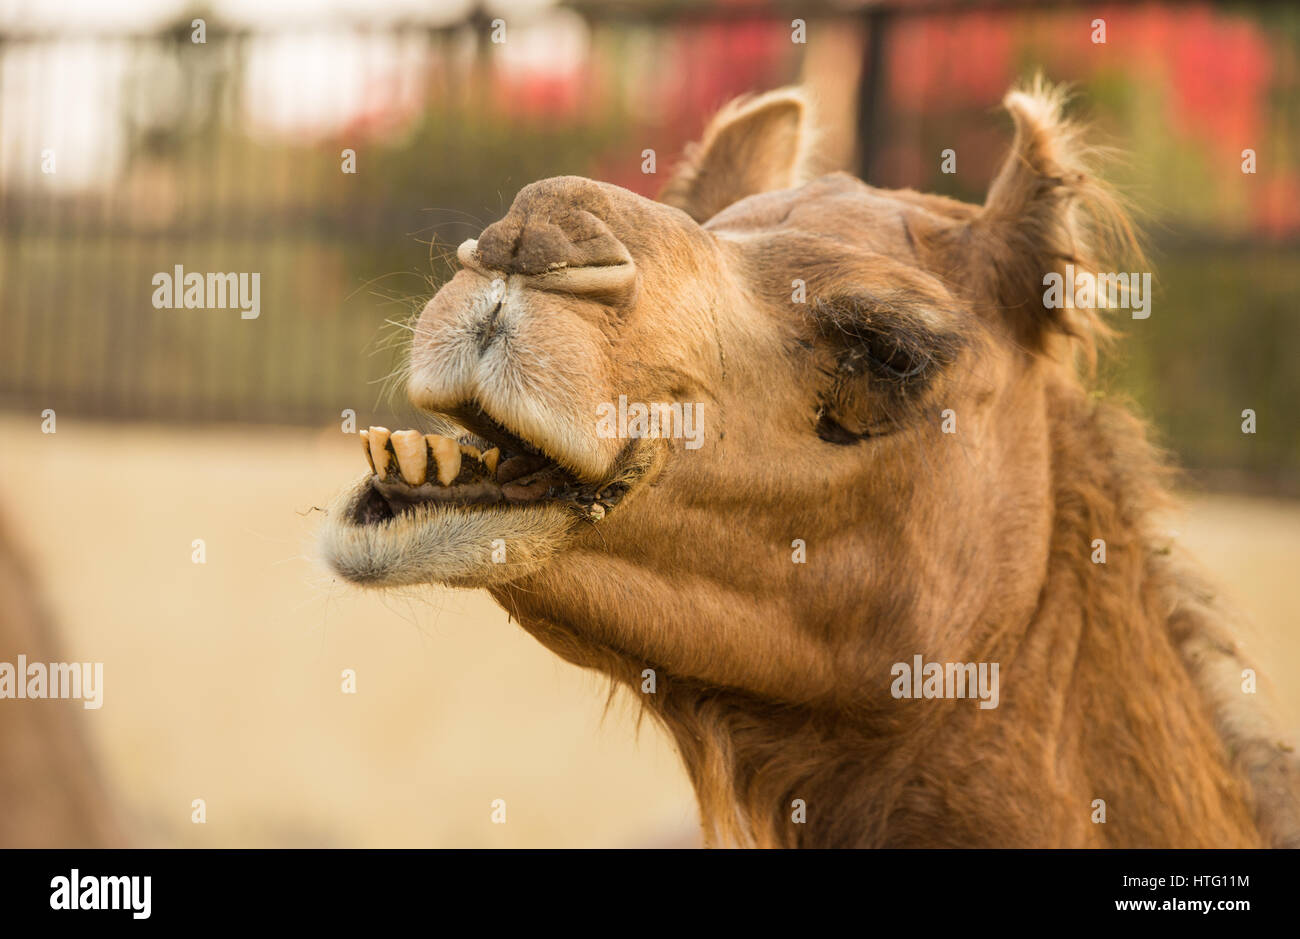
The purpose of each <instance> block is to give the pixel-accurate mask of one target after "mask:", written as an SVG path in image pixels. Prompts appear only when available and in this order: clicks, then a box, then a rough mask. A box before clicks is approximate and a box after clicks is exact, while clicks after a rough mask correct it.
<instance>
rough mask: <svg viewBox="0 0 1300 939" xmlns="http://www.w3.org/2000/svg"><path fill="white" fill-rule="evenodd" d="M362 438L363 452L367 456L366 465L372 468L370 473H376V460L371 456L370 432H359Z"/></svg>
mask: <svg viewBox="0 0 1300 939" xmlns="http://www.w3.org/2000/svg"><path fill="white" fill-rule="evenodd" d="M357 433H358V435H359V436H360V437H361V452H362V453H364V454H365V455H366V463H367V464H369V466H370V472H372V473H373V472H374V471H375V458H374V457H372V456H371V455H370V431H368V430H362V431H358V432H357Z"/></svg>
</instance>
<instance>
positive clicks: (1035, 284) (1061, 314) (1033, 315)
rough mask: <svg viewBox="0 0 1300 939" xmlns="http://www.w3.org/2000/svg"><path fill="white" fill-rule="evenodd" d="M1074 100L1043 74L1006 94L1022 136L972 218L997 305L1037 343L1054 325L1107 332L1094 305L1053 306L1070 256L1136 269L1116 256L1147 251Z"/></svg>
mask: <svg viewBox="0 0 1300 939" xmlns="http://www.w3.org/2000/svg"><path fill="white" fill-rule="evenodd" d="M1065 100H1066V96H1065V93H1064V90H1063V89H1062V88H1060V87H1052V86H1050V85H1047V84H1045V83H1044V82H1043V81H1042V79H1041V78H1036V79H1034V80H1033V81H1032V82H1031V83H1030V84H1028V85H1026V86H1024V87H1022V88H1018V89H1014V90H1012V91H1011V92H1009V93H1008V94H1007V96H1006V97H1005V98H1004V99H1003V102H1002V103H1003V106H1004V107H1006V109H1007V111H1008V112H1010V114H1011V118H1012V120H1013V121H1014V123H1015V140H1014V142H1013V143H1012V145H1011V152H1010V153H1009V154H1008V155H1007V158H1006V160H1005V161H1004V162H1003V164H1002V167H1001V169H999V171H998V174H997V176H996V177H995V178H994V180H993V184H992V185H991V186H990V187H989V194H988V198H987V199H986V200H985V203H984V208H983V211H982V212H980V214H979V215H978V216H977V217H976V218H975V220H974V221H973V222H972V223H971V228H972V231H973V233H974V234H975V235H976V236H977V237H976V244H978V245H979V246H980V248H981V250H982V251H983V252H984V253H985V257H986V258H987V261H988V263H987V264H986V265H985V269H986V270H987V271H988V272H989V275H990V276H991V277H993V278H994V279H995V283H993V284H991V285H990V286H991V288H992V290H993V293H994V295H995V296H996V297H997V298H998V305H999V306H1000V307H1001V308H1002V310H1003V311H1005V313H1006V315H1007V316H1008V317H1009V318H1010V320H1011V326H1012V327H1013V329H1014V331H1015V333H1016V334H1017V336H1018V338H1019V339H1020V340H1021V342H1023V343H1024V344H1025V345H1026V346H1028V347H1030V348H1037V347H1040V346H1041V344H1042V339H1043V336H1044V334H1045V333H1046V332H1048V331H1050V330H1055V331H1058V332H1063V333H1067V334H1070V335H1076V336H1081V337H1088V336H1091V335H1094V334H1104V333H1105V332H1107V330H1106V328H1105V326H1104V325H1103V324H1102V323H1101V321H1100V319H1099V318H1098V317H1097V316H1096V315H1095V311H1088V310H1082V311H1081V310H1075V309H1066V308H1059V307H1055V306H1052V307H1049V306H1048V305H1047V303H1046V300H1045V292H1044V277H1045V276H1046V275H1048V274H1050V273H1053V272H1056V273H1060V272H1062V271H1063V269H1064V267H1065V265H1066V264H1073V265H1075V267H1076V268H1079V269H1084V270H1091V271H1093V272H1095V271H1098V270H1127V269H1128V268H1126V267H1124V266H1108V265H1115V264H1121V263H1122V262H1124V261H1125V260H1127V259H1129V258H1140V255H1141V251H1140V249H1139V248H1138V245H1137V239H1136V236H1135V234H1134V232H1133V228H1132V225H1131V223H1130V221H1129V219H1128V217H1127V215H1126V213H1125V212H1124V210H1123V208H1122V206H1121V203H1120V201H1119V200H1118V199H1117V198H1116V196H1115V195H1114V193H1113V192H1111V190H1110V189H1109V188H1108V187H1107V186H1106V185H1105V184H1104V183H1103V182H1102V181H1101V180H1100V179H1098V178H1097V177H1096V176H1095V175H1094V173H1093V172H1092V169H1091V166H1090V164H1091V163H1092V162H1093V161H1094V157H1095V151H1094V150H1093V149H1092V148H1090V147H1088V146H1087V145H1086V144H1085V143H1084V142H1083V139H1082V138H1083V133H1082V128H1081V127H1080V126H1079V125H1077V124H1075V123H1072V122H1070V121H1068V120H1066V118H1065V117H1064V116H1063V114H1062V109H1063V107H1064V105H1065Z"/></svg>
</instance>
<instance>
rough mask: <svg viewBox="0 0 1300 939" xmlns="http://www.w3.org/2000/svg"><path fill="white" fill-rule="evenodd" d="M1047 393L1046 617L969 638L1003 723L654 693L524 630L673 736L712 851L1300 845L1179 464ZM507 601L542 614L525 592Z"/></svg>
mask: <svg viewBox="0 0 1300 939" xmlns="http://www.w3.org/2000/svg"><path fill="white" fill-rule="evenodd" d="M1046 397H1047V401H1046V408H1047V411H1048V420H1049V426H1050V427H1051V432H1050V439H1051V477H1052V483H1051V488H1052V498H1053V503H1054V510H1053V511H1054V519H1053V523H1052V529H1051V535H1050V544H1049V550H1048V561H1047V565H1046V570H1045V576H1044V579H1043V581H1042V583H1041V584H1040V591H1039V598H1040V599H1039V603H1038V606H1037V608H1036V609H1035V610H1034V611H1033V613H1032V615H1031V616H1030V617H1029V618H1028V619H1027V620H1025V621H1023V622H1018V623H1008V624H1006V625H1005V627H1004V628H1001V629H999V630H996V631H994V632H993V634H991V635H989V634H988V633H987V632H984V633H980V631H978V630H976V629H974V628H973V626H974V625H975V624H970V625H971V626H972V628H971V629H970V630H969V633H968V634H969V635H972V636H980V638H979V639H977V640H975V642H976V643H977V644H978V646H979V647H975V645H972V647H971V648H969V649H967V650H966V652H967V655H966V658H965V660H966V661H995V662H999V663H1000V667H1001V688H1002V693H1001V701H1000V705H999V708H998V709H997V711H996V712H994V711H987V712H986V711H981V710H980V709H979V708H977V707H976V706H975V704H974V702H973V701H971V700H969V699H966V700H945V699H932V700H927V701H925V702H915V701H914V702H900V701H898V700H895V699H893V698H891V697H889V696H888V695H887V694H885V693H883V690H884V689H885V688H887V687H888V679H887V677H885V676H884V675H883V674H882V675H872V676H863V677H862V681H861V685H862V686H864V687H868V686H875V687H877V688H878V689H879V690H880V691H881V692H882V693H880V694H875V695H865V696H864V695H863V694H862V689H861V688H853V689H845V691H844V694H843V695H841V696H835V697H834V699H833V700H827V701H825V702H822V703H817V704H808V705H790V704H785V703H781V702H778V701H775V700H769V699H765V698H763V697H760V696H756V695H753V694H750V693H745V692H740V691H736V690H731V689H728V688H724V687H714V686H706V685H703V684H701V683H698V682H695V681H692V680H689V679H685V678H679V677H674V676H672V675H671V674H665V673H664V672H663V671H662V670H661V671H660V674H659V676H658V679H659V688H658V690H657V693H656V694H653V695H645V694H640V693H637V689H638V688H639V686H640V684H641V681H642V675H641V670H642V668H643V667H644V660H643V659H642V658H640V657H639V656H637V655H634V654H630V653H629V652H627V651H625V650H621V649H618V648H617V647H616V646H615V645H614V644H612V643H606V644H596V643H593V642H592V641H591V638H590V637H591V630H590V629H589V628H581V627H579V628H574V626H569V625H565V624H563V623H562V622H561V621H560V618H558V617H556V618H544V619H538V618H537V617H535V616H530V615H528V614H523V615H522V616H521V621H522V623H523V625H524V626H525V627H526V628H528V629H529V630H530V631H531V632H533V633H534V634H535V635H537V637H538V638H539V639H541V640H542V641H543V642H544V643H545V644H546V645H548V646H550V647H551V648H552V649H554V650H555V651H557V652H559V653H560V654H561V655H563V656H564V657H565V658H568V659H569V660H570V661H573V662H575V663H578V664H582V665H585V666H588V667H596V668H599V669H600V670H602V671H604V672H605V673H607V674H609V675H611V676H614V677H615V679H616V680H618V681H620V682H622V683H624V684H626V685H627V686H628V687H629V688H631V689H633V693H634V695H635V696H636V697H637V698H639V699H641V700H642V701H643V702H644V703H645V706H646V708H647V709H648V710H649V711H650V713H652V714H653V715H654V717H655V718H656V719H658V720H659V721H660V722H661V723H662V724H663V726H664V727H665V728H666V729H667V730H668V731H669V732H670V733H671V734H672V736H673V738H674V739H675V741H676V743H677V746H678V748H679V751H680V753H681V756H682V759H683V761H684V763H685V767H686V770H687V773H688V775H689V777H690V779H691V781H692V783H693V785H694V787H695V789H696V793H697V796H698V799H699V803H700V808H701V816H702V821H703V827H704V831H705V837H706V841H707V842H708V843H710V844H714V845H742V846H749V845H752V846H760V847H890V846H907V847H978V846H984V847H992V846H997V847H1155V846H1177V847H1210V846H1213V847H1252V846H1266V845H1295V844H1297V843H1298V842H1300V819H1297V818H1296V817H1295V815H1294V809H1293V808H1290V807H1289V806H1293V805H1294V804H1295V798H1296V793H1297V790H1298V789H1300V787H1298V786H1297V780H1296V775H1295V772H1294V769H1293V768H1292V767H1291V765H1290V762H1289V760H1288V759H1287V756H1286V750H1285V747H1283V746H1282V745H1280V744H1279V743H1277V738H1276V737H1275V736H1274V735H1273V734H1272V731H1271V728H1269V727H1268V726H1267V724H1266V722H1265V720H1264V719H1263V717H1262V716H1260V715H1258V714H1257V713H1256V712H1255V710H1254V707H1253V701H1252V696H1248V695H1245V694H1242V693H1241V687H1240V685H1241V671H1242V669H1243V668H1245V667H1247V666H1246V665H1245V663H1244V662H1243V660H1242V659H1241V657H1240V656H1239V655H1238V653H1237V651H1236V649H1235V647H1234V645H1233V640H1232V637H1231V634H1230V633H1229V631H1228V630H1227V629H1226V628H1225V627H1224V626H1222V625H1220V624H1221V623H1222V622H1223V621H1224V614H1223V612H1222V611H1220V610H1218V609H1216V608H1215V607H1214V605H1213V598H1212V597H1210V596H1209V595H1208V593H1207V592H1206V591H1204V590H1202V589H1200V588H1199V587H1198V586H1197V585H1198V584H1199V581H1197V580H1196V579H1195V577H1194V575H1189V573H1188V571H1187V569H1186V568H1185V566H1184V565H1183V564H1182V563H1181V562H1180V561H1179V560H1178V559H1177V557H1176V548H1175V547H1174V546H1173V545H1171V544H1170V542H1169V540H1168V538H1166V537H1164V536H1163V535H1161V534H1160V533H1159V531H1158V530H1157V529H1156V527H1155V522H1154V520H1153V518H1152V515H1153V514H1154V513H1156V512H1157V511H1159V510H1160V509H1161V508H1163V507H1165V506H1166V505H1167V504H1168V497H1167V496H1166V495H1165V491H1164V481H1165V478H1166V476H1167V470H1166V469H1165V468H1164V466H1163V465H1162V463H1161V461H1160V459H1159V457H1158V456H1157V454H1156V453H1155V451H1154V450H1153V449H1152V448H1151V446H1150V445H1149V444H1148V443H1147V442H1146V439H1145V435H1144V430H1143V427H1142V425H1141V423H1140V422H1139V421H1138V420H1136V419H1135V418H1133V417H1132V416H1131V415H1130V414H1129V413H1128V412H1127V411H1125V410H1124V409H1122V408H1120V407H1117V406H1113V405H1110V404H1107V403H1104V402H1099V401H1097V400H1096V399H1094V398H1092V397H1089V396H1086V395H1085V394H1084V393H1083V392H1082V391H1081V390H1080V389H1079V388H1078V386H1077V385H1074V384H1073V383H1061V384H1060V385H1059V386H1057V387H1055V388H1049V389H1048V391H1047V393H1046ZM1102 532H1104V533H1106V535H1107V537H1106V539H1105V540H1106V544H1107V555H1106V563H1104V564H1094V563H1093V562H1092V561H1091V560H1090V552H1089V551H1088V550H1085V549H1081V547H1080V546H1081V545H1083V546H1086V545H1089V544H1090V543H1091V542H1092V540H1093V539H1094V538H1096V537H1098V533H1102ZM498 599H500V600H501V601H502V602H503V604H504V605H505V606H506V607H507V609H511V610H512V611H514V612H515V613H516V615H519V614H520V610H519V609H518V607H517V605H516V604H515V603H514V602H513V601H514V600H515V599H516V596H515V595H512V594H511V593H510V592H509V591H508V590H507V591H502V592H501V593H500V594H499V596H498ZM864 599H865V598H864ZM865 608H867V605H866V604H865V602H864V609H865ZM575 625H576V624H575ZM864 625H865V624H864ZM580 637H581V638H580ZM908 704H910V705H911V707H908V706H906V705H908ZM995 715H996V716H995ZM796 800H802V806H803V812H802V814H803V816H804V820H803V821H802V822H797V821H795V818H796V815H797V814H798V813H797V811H796V808H797V806H798V803H797V802H796ZM1096 800H1102V801H1103V802H1104V811H1105V818H1106V821H1105V822H1101V821H1099V819H1100V818H1101V815H1100V812H1099V804H1098V803H1097V802H1096ZM1094 819H1097V820H1096V821H1094Z"/></svg>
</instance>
